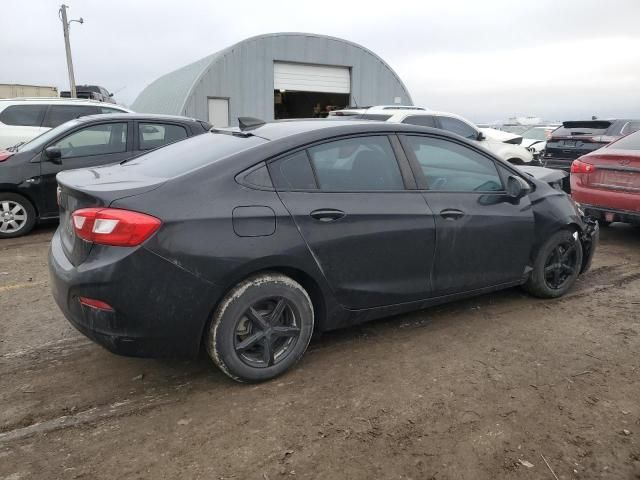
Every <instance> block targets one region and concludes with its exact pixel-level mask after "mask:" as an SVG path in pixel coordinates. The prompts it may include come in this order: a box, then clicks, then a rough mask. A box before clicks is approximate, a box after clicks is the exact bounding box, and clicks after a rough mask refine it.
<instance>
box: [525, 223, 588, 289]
mask: <svg viewBox="0 0 640 480" xmlns="http://www.w3.org/2000/svg"><path fill="white" fill-rule="evenodd" d="M581 266H582V244H581V243H580V239H579V238H578V235H577V233H574V232H571V231H569V230H561V231H559V232H556V233H555V234H553V235H552V236H551V237H550V238H549V239H548V240H547V241H546V242H545V243H544V245H542V247H541V248H540V250H539V251H538V254H537V256H536V259H535V261H534V264H533V270H532V272H531V274H530V276H529V279H528V280H527V283H526V284H525V285H524V288H525V290H527V291H528V292H529V293H531V294H532V295H534V296H536V297H540V298H556V297H560V296H562V295H564V294H565V293H567V291H568V290H569V289H570V288H571V287H572V286H573V284H574V283H575V281H576V279H577V278H578V275H579V274H580V268H581Z"/></svg>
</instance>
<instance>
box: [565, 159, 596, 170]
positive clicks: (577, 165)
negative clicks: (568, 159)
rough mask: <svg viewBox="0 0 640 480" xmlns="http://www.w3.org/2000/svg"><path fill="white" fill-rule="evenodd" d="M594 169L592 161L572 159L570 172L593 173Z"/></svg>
mask: <svg viewBox="0 0 640 480" xmlns="http://www.w3.org/2000/svg"><path fill="white" fill-rule="evenodd" d="M595 171H596V166H595V165H594V164H592V163H587V162H582V161H580V160H574V161H573V163H572V164H571V173H593V172H595Z"/></svg>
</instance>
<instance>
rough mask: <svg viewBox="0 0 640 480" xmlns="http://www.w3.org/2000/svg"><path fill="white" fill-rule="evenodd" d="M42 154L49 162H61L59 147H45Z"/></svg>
mask: <svg viewBox="0 0 640 480" xmlns="http://www.w3.org/2000/svg"><path fill="white" fill-rule="evenodd" d="M44 155H45V157H47V160H49V161H50V162H51V163H55V164H58V165H61V164H62V150H61V149H60V147H47V148H45V149H44Z"/></svg>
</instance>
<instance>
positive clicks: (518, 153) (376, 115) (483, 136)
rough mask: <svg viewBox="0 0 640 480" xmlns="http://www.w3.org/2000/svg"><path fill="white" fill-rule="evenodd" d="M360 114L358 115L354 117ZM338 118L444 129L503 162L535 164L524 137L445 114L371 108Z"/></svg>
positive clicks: (417, 109) (339, 113) (340, 112)
mask: <svg viewBox="0 0 640 480" xmlns="http://www.w3.org/2000/svg"><path fill="white" fill-rule="evenodd" d="M353 112H358V113H355V114H354V113H353ZM331 114H332V116H333V117H334V118H337V117H339V116H349V118H353V119H361V120H379V121H385V122H396V123H408V124H411V125H420V126H423V127H432V128H440V129H442V130H446V131H448V132H453V133H457V134H458V135H460V136H462V137H465V138H468V139H469V140H472V141H475V142H477V143H478V144H480V145H482V146H483V147H484V148H486V149H487V150H489V151H491V152H493V153H495V154H496V155H498V156H499V157H500V158H502V159H503V160H506V161H508V162H510V163H513V164H515V165H525V164H531V162H532V161H533V155H532V154H531V152H529V151H528V150H527V149H526V148H524V147H522V146H520V142H521V141H522V137H521V136H519V135H514V134H510V133H507V132H502V131H500V130H495V129H492V128H483V129H480V128H478V127H476V126H475V125H474V124H473V123H471V122H470V121H469V120H466V119H465V118H463V117H461V116H459V115H456V114H453V113H444V112H435V111H433V110H428V109H426V108H422V107H408V108H407V107H392V106H386V105H385V106H380V107H369V108H367V109H361V110H336V111H335V112H331Z"/></svg>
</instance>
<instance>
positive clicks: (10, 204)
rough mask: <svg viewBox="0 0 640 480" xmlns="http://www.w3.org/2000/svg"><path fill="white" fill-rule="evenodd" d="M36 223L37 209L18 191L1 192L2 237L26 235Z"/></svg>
mask: <svg viewBox="0 0 640 480" xmlns="http://www.w3.org/2000/svg"><path fill="white" fill-rule="evenodd" d="M35 224H36V209H35V208H33V205H32V204H31V202H30V201H29V200H27V199H26V198H24V197H23V196H22V195H18V194H17V193H9V192H6V193H0V239H2V238H14V237H21V236H22V235H26V234H27V233H29V232H30V231H31V230H33V227H34V226H35Z"/></svg>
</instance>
